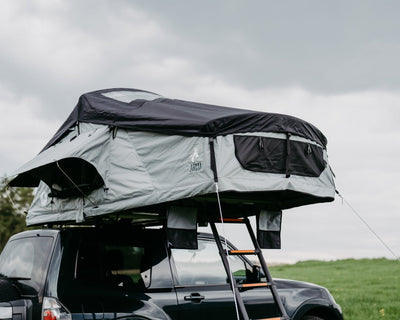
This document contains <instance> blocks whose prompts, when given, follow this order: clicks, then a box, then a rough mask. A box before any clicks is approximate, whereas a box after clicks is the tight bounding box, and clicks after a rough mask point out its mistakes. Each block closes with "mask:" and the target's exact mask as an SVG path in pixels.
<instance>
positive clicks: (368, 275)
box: [270, 259, 400, 320]
mask: <svg viewBox="0 0 400 320" xmlns="http://www.w3.org/2000/svg"><path fill="white" fill-rule="evenodd" d="M270 271H271V274H272V276H273V277H275V278H288V279H294V280H301V281H307V282H313V283H316V284H319V285H322V286H324V287H326V288H328V289H329V291H330V292H331V293H332V295H333V296H334V297H335V300H336V302H337V303H339V304H340V306H341V307H342V309H343V314H344V318H345V320H378V319H386V320H399V319H400V262H399V261H397V260H387V259H363V260H352V259H349V260H338V261H331V262H324V261H305V262H298V263H296V264H294V265H284V266H275V267H271V268H270Z"/></svg>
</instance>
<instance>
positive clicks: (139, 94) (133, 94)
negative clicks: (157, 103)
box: [102, 90, 161, 103]
mask: <svg viewBox="0 0 400 320" xmlns="http://www.w3.org/2000/svg"><path fill="white" fill-rule="evenodd" d="M102 95H103V96H105V97H107V98H111V99H114V100H117V101H120V102H125V103H131V102H132V101H134V100H138V99H140V100H147V101H152V100H155V99H158V98H161V96H160V95H158V94H155V93H151V92H145V91H123V90H120V91H111V92H105V93H102Z"/></svg>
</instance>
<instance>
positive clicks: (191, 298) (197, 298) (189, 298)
mask: <svg viewBox="0 0 400 320" xmlns="http://www.w3.org/2000/svg"><path fill="white" fill-rule="evenodd" d="M183 299H185V301H193V302H200V301H201V300H204V299H205V297H204V296H202V295H201V294H200V293H191V294H190V296H184V297H183Z"/></svg>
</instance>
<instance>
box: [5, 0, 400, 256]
mask: <svg viewBox="0 0 400 320" xmlns="http://www.w3.org/2000/svg"><path fill="white" fill-rule="evenodd" d="M399 12H400V2H398V1H364V0H363V1H361V0H360V1H331V2H327V1H317V0H316V1H290V2H289V1H233V0H232V1H149V0H146V1H128V0H126V1H123V0H113V1H111V0H109V1H103V0H96V1H95V0H92V1H81V0H74V1H71V0H68V1H67V0H65V1H57V0H36V1H23V0H19V1H14V0H4V1H1V2H0V43H1V50H0V112H1V117H0V137H1V138H0V152H1V156H0V174H11V173H12V172H13V171H14V170H16V169H17V168H18V167H19V166H20V165H22V164H23V163H24V162H26V161H28V160H30V159H31V158H32V157H33V156H34V155H35V154H37V153H38V152H39V151H40V150H41V149H42V147H43V146H44V145H45V144H46V143H47V141H48V140H49V139H50V138H51V136H52V135H53V134H54V133H55V131H56V130H57V129H58V127H59V126H60V125H61V123H62V122H63V121H64V120H65V119H66V117H67V116H68V114H69V113H70V112H71V110H72V108H73V107H74V106H75V104H76V102H77V100H78V98H79V96H80V95H81V94H82V93H84V92H88V91H92V90H97V89H104V88H113V87H128V88H139V89H144V90H149V91H153V92H157V93H160V94H162V95H164V96H167V97H171V98H180V99H185V100H191V101H197V102H206V103H212V104H220V105H225V106H232V107H238V108H247V109H255V110H261V111H266V112H268V111H271V112H279V113H287V114H291V115H294V116H297V117H300V118H302V119H304V120H306V121H309V122H311V123H313V124H314V125H316V126H317V127H318V128H319V129H320V130H321V131H322V132H323V133H324V134H325V135H326V136H327V138H328V154H329V159H330V163H331V166H332V168H333V170H334V172H335V174H336V177H337V179H336V185H337V188H338V190H339V191H340V192H341V193H342V194H343V196H344V197H345V198H346V199H347V201H349V202H350V203H351V205H352V206H353V207H354V208H355V209H356V210H357V211H358V212H359V214H360V215H361V216H362V218H363V219H364V220H365V221H367V222H368V223H369V225H370V226H371V227H372V228H373V229H374V231H375V232H376V233H377V234H378V235H379V236H380V237H381V238H382V239H383V240H384V241H385V242H386V243H387V245H389V246H390V248H391V249H392V250H393V251H394V252H395V253H396V254H397V256H399V255H400V237H399V231H398V230H399V227H400V201H399V198H400V184H399V181H400V169H399V164H400V128H399V120H400V76H399V75H400V63H399V57H400V37H399V35H400V20H399V18H398V13H399ZM227 232H228V233H229V232H232V231H230V230H227ZM234 232H236V231H234ZM233 234H234V233H233ZM282 241H283V244H282V246H283V249H282V250H279V251H274V252H272V251H267V255H268V256H270V258H271V259H273V260H275V261H296V260H306V259H313V258H315V259H340V258H350V257H355V258H362V257H382V256H386V257H389V258H393V256H392V255H391V254H390V252H388V250H386V249H385V247H384V246H383V245H382V244H381V243H380V242H379V241H378V240H376V238H375V236H374V235H373V234H372V233H371V232H370V231H369V230H368V229H367V227H366V226H365V225H363V223H362V222H361V221H360V220H359V219H358V218H357V216H356V215H355V214H354V213H353V212H352V211H351V210H350V209H349V208H348V206H346V205H342V202H341V200H340V199H337V200H336V201H335V202H334V203H329V204H321V205H312V206H307V207H303V208H296V209H291V210H287V211H286V212H284V217H283V230H282ZM244 242H246V241H244ZM236 244H238V245H239V246H241V243H240V241H239V243H238V242H236Z"/></svg>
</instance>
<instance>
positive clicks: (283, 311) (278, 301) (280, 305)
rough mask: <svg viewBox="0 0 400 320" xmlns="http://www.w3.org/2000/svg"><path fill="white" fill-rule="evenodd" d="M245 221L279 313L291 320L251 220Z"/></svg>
mask: <svg viewBox="0 0 400 320" xmlns="http://www.w3.org/2000/svg"><path fill="white" fill-rule="evenodd" d="M243 220H244V223H245V225H246V227H247V230H248V232H249V235H250V238H251V241H252V242H253V245H254V248H255V249H256V252H257V257H258V260H259V261H260V264H261V268H262V269H263V271H264V274H265V277H266V279H267V282H268V283H271V285H270V289H271V292H272V297H273V298H274V301H275V303H276V304H277V305H278V308H279V311H280V312H281V315H282V317H284V318H287V319H289V317H288V315H287V313H286V309H285V307H284V306H283V303H282V300H281V299H280V298H279V293H278V290H277V289H276V285H275V283H274V280H273V279H272V276H271V273H270V272H269V269H268V266H267V263H266V261H265V259H264V255H263V253H262V251H261V248H260V245H259V244H258V241H257V239H256V236H255V235H254V232H253V228H252V227H251V224H250V220H249V218H247V217H246V218H244V219H243Z"/></svg>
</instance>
